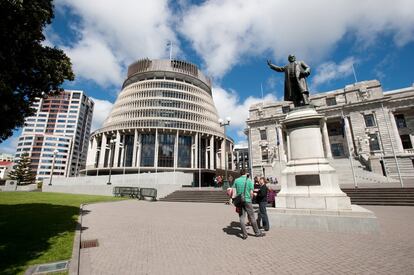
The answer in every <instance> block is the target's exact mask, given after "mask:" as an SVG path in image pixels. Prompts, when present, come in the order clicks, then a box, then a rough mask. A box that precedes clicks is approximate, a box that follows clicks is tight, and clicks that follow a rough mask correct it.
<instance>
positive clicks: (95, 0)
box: [56, 0, 179, 86]
mask: <svg viewBox="0 0 414 275" xmlns="http://www.w3.org/2000/svg"><path fill="white" fill-rule="evenodd" d="M56 5H57V7H58V11H65V7H67V8H70V9H71V11H72V12H73V13H75V14H76V15H78V16H79V18H80V22H79V24H77V25H76V27H74V28H73V29H74V31H75V32H76V35H77V36H78V37H79V40H78V41H77V42H76V43H75V44H73V45H59V46H61V47H64V48H65V49H66V51H67V53H68V55H69V57H71V59H72V62H73V64H74V69H75V73H76V74H77V75H78V76H81V77H82V78H84V79H91V80H94V81H95V82H96V83H98V84H99V85H102V86H106V85H110V84H113V85H119V84H120V83H121V82H122V79H123V78H124V76H123V72H125V68H126V66H127V65H129V64H131V63H132V62H134V61H135V60H137V59H139V58H144V57H149V58H161V57H166V56H167V47H166V44H167V41H169V40H172V41H174V46H175V50H176V51H179V49H177V47H178V46H179V43H178V42H177V38H176V36H175V33H174V32H173V30H172V24H173V20H172V19H173V16H172V14H171V11H170V9H169V7H168V0H152V1H136V0H122V1H110V0H106V1H103V0H88V1H84V0H57V1H56Z"/></svg>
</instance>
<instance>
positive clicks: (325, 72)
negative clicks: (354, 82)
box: [312, 57, 356, 87]
mask: <svg viewBox="0 0 414 275" xmlns="http://www.w3.org/2000/svg"><path fill="white" fill-rule="evenodd" d="M355 62H356V60H355V58H354V57H348V58H346V59H345V60H343V61H342V62H341V63H339V64H336V63H335V62H332V61H330V62H325V63H323V64H321V65H319V66H318V68H317V69H316V71H317V74H316V75H315V76H314V77H313V79H312V85H313V86H314V87H316V86H318V85H320V84H323V83H326V82H330V81H331V80H335V79H340V78H345V77H347V76H349V75H351V74H352V65H353V64H355Z"/></svg>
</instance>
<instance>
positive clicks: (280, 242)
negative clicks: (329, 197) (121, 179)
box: [80, 200, 414, 275]
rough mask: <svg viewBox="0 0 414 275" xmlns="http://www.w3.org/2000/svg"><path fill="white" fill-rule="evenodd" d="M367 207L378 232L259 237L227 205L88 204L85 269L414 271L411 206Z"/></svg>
mask: <svg viewBox="0 0 414 275" xmlns="http://www.w3.org/2000/svg"><path fill="white" fill-rule="evenodd" d="M366 208H368V209H370V210H372V211H374V212H375V214H376V215H377V217H378V220H379V223H380V226H381V232H380V233H378V234H348V233H347V234H345V233H342V234H340V233H326V232H315V231H303V230H292V229H281V228H271V230H270V231H269V232H266V233H267V235H266V236H265V237H263V238H256V237H254V236H253V230H252V228H251V227H248V231H249V233H251V234H252V235H251V236H249V238H248V239H247V240H242V239H241V238H240V237H238V234H239V232H240V230H239V228H238V216H237V213H235V211H234V208H233V207H231V206H228V205H224V204H223V205H221V204H207V203H173V202H146V201H135V200H129V201H121V202H113V203H100V204H92V205H87V206H86V207H85V208H84V209H85V210H87V211H86V212H87V213H86V214H85V215H84V217H83V223H82V227H83V229H84V230H83V232H82V240H87V239H98V241H99V247H95V248H87V249H82V250H81V258H80V274H82V275H87V274H117V275H119V274H414V207H399V206H398V207H397V206H369V207H366ZM88 211H90V212H88ZM242 258H243V259H242Z"/></svg>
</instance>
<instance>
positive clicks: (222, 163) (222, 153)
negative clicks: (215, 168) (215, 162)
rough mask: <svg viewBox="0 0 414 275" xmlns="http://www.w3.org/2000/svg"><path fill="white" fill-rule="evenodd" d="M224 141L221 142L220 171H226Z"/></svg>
mask: <svg viewBox="0 0 414 275" xmlns="http://www.w3.org/2000/svg"><path fill="white" fill-rule="evenodd" d="M225 146H226V139H223V141H222V142H221V164H220V165H221V167H220V168H221V169H226V155H225V153H226V147H225Z"/></svg>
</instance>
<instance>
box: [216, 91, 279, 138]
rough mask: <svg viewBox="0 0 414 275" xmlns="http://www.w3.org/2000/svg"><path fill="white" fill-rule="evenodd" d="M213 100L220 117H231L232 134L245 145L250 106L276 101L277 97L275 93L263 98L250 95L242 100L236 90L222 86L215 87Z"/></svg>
mask: <svg viewBox="0 0 414 275" xmlns="http://www.w3.org/2000/svg"><path fill="white" fill-rule="evenodd" d="M213 100H214V104H215V106H216V108H217V112H218V116H219V117H221V118H225V117H231V122H230V126H229V130H230V131H229V132H230V134H231V133H235V134H236V135H237V139H236V140H238V143H239V144H240V145H243V144H244V145H245V144H247V141H246V136H245V135H244V133H243V131H244V129H245V128H246V120H247V118H248V117H249V108H250V106H251V105H253V104H256V103H259V102H273V101H276V97H275V96H274V95H273V94H267V95H265V96H264V98H263V100H262V99H261V98H258V97H252V96H249V97H248V98H246V99H245V100H244V101H242V100H240V98H239V96H238V94H237V93H236V92H235V91H226V90H225V89H223V88H221V87H213Z"/></svg>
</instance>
